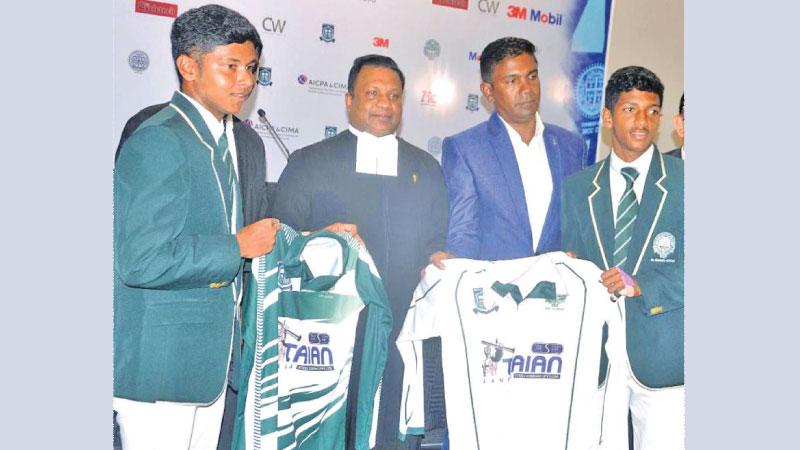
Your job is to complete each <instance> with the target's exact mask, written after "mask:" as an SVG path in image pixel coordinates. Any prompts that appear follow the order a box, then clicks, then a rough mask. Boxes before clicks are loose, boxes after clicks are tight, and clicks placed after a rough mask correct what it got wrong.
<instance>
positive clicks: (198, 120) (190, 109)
mask: <svg viewBox="0 0 800 450" xmlns="http://www.w3.org/2000/svg"><path fill="white" fill-rule="evenodd" d="M169 107H171V108H173V109H175V110H176V111H177V112H178V114H179V115H180V116H181V117H183V119H184V120H186V122H187V124H188V125H189V127H190V128H191V129H192V131H194V133H195V135H196V136H197V138H198V139H199V140H200V142H201V143H202V144H203V146H204V147H205V148H206V149H208V152H209V157H210V158H209V163H210V164H211V168H212V170H213V171H214V176H215V178H216V182H217V188H218V189H219V194H220V201H221V202H222V212H223V214H224V216H225V223H227V224H228V229H231V219H230V213H229V211H230V208H231V207H232V206H233V205H229V204H228V203H229V202H228V200H227V199H228V198H230V189H231V186H229V185H228V184H227V183H223V182H222V181H221V180H222V179H223V178H222V174H223V173H224V167H223V166H222V163H221V161H222V152H221V151H220V149H219V147H218V146H217V141H216V140H214V138H213V136H212V135H211V131H210V130H209V129H208V126H207V125H206V122H205V120H203V117H202V116H200V112H199V111H197V109H196V108H195V107H194V105H192V103H191V102H189V100H187V99H186V97H184V96H183V94H181V93H180V92H177V91H176V92H175V94H173V95H172V100H171V101H170V104H169ZM234 189H236V186H234ZM237 194H238V192H236V193H234V195H237ZM239 198H241V196H239ZM240 202H241V201H240ZM241 211H242V208H241V206H240V207H239V208H238V211H237V221H238V227H241V226H242V225H243V224H242V223H241V222H242V221H241V216H242V214H241ZM238 227H237V228H238Z"/></svg>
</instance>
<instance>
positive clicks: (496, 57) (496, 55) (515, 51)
mask: <svg viewBox="0 0 800 450" xmlns="http://www.w3.org/2000/svg"><path fill="white" fill-rule="evenodd" d="M523 53H528V54H529V55H531V56H533V60H534V61H536V64H539V61H537V60H536V46H534V45H533V43H532V42H531V41H529V40H527V39H522V38H518V37H504V38H500V39H498V40H496V41H494V42H491V43H490V44H489V45H487V46H486V47H485V48H484V49H483V51H482V52H481V79H482V80H483V81H485V82H486V83H491V82H492V75H494V68H495V67H497V65H498V64H499V63H500V61H502V60H503V59H505V58H508V57H512V58H513V57H515V56H519V55H521V54H523Z"/></svg>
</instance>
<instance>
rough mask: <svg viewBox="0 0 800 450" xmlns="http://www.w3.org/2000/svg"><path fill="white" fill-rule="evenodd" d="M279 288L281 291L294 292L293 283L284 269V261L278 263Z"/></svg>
mask: <svg viewBox="0 0 800 450" xmlns="http://www.w3.org/2000/svg"><path fill="white" fill-rule="evenodd" d="M278 288H279V289H280V290H281V291H290V290H292V282H291V280H289V279H288V278H286V270H285V269H284V267H283V261H278Z"/></svg>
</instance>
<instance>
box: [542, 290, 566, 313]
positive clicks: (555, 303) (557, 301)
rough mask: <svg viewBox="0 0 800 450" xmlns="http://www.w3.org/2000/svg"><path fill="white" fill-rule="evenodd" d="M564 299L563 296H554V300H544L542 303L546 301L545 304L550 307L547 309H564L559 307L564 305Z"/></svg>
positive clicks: (564, 296)
mask: <svg viewBox="0 0 800 450" xmlns="http://www.w3.org/2000/svg"><path fill="white" fill-rule="evenodd" d="M566 299H567V296H566V295H565V294H558V295H556V296H555V298H546V299H544V301H546V302H547V304H548V305H550V307H549V308H547V309H564V307H563V306H561V305H563V304H564V301H565V300H566Z"/></svg>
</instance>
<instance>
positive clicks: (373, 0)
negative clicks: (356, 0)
mask: <svg viewBox="0 0 800 450" xmlns="http://www.w3.org/2000/svg"><path fill="white" fill-rule="evenodd" d="M361 1H362V2H367V3H375V0H361Z"/></svg>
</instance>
